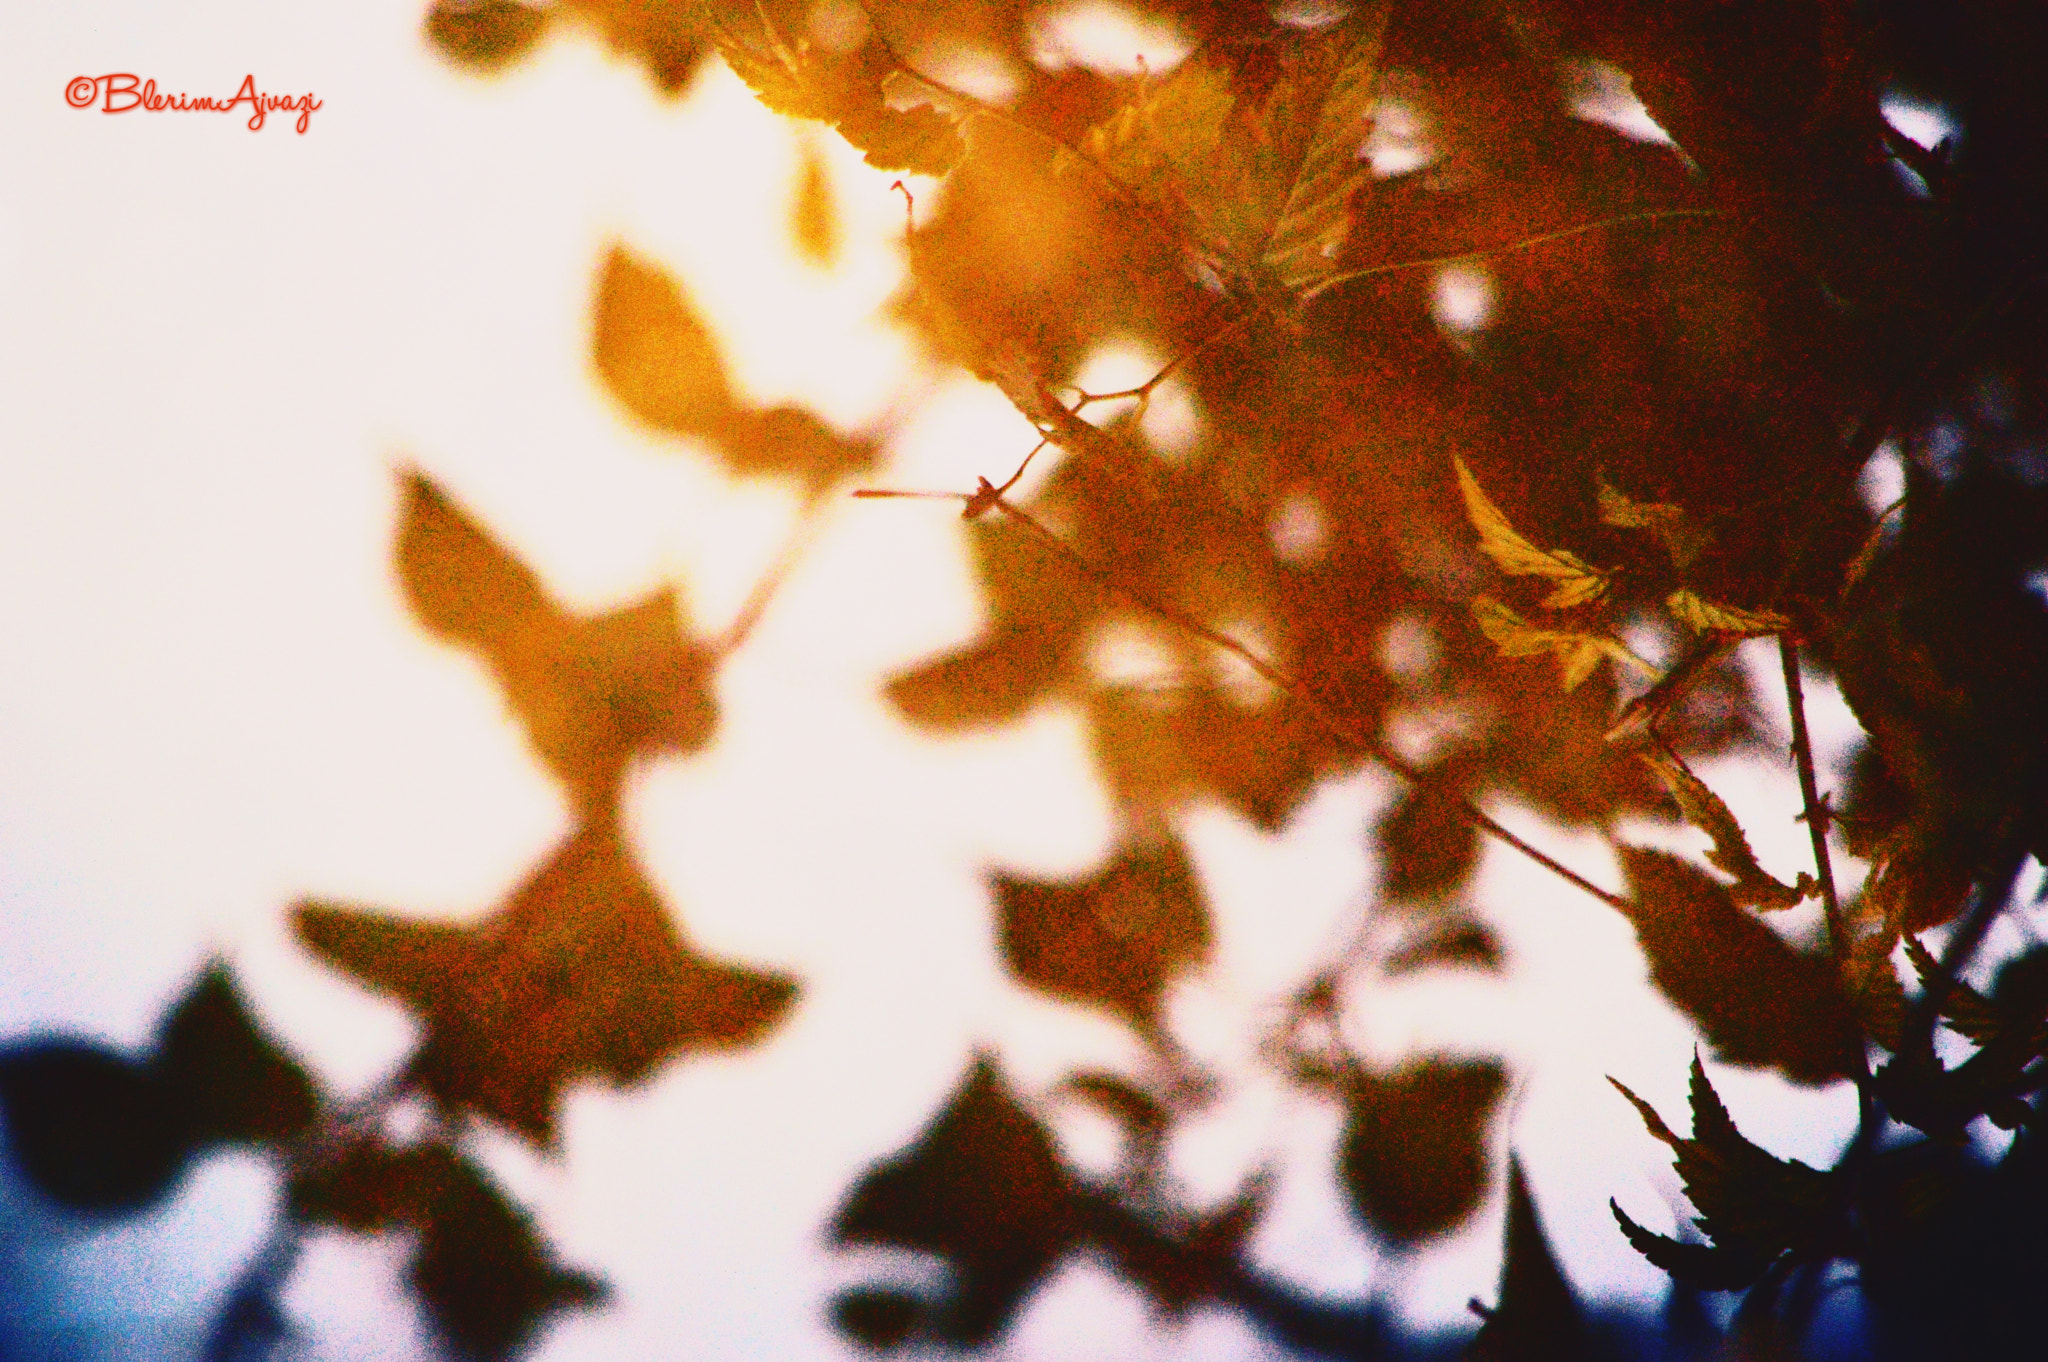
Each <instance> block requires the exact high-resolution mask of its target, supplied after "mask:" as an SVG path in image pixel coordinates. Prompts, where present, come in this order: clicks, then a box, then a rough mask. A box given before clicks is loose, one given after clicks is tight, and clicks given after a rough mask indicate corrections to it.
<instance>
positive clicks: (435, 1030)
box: [293, 823, 797, 1144]
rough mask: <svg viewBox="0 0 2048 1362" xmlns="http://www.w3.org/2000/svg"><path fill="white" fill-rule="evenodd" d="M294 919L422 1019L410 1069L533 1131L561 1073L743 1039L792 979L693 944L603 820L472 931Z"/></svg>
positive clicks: (782, 1008)
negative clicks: (422, 1032) (423, 1031)
mask: <svg viewBox="0 0 2048 1362" xmlns="http://www.w3.org/2000/svg"><path fill="white" fill-rule="evenodd" d="M293 928H294V930H295V932H296V933H297V935H298V937H299V939H300V940H301V941H302V942H304V943H305V944H306V945H307V946H308V947H309V948H310V949H312V950H313V951H314V953H315V954H317V955H319V956H321V957H322V958H324V959H326V960H327V961H328V962H329V963H331V964H334V965H336V966H338V967H340V968H341V969H343V970H345V971H347V972H349V973H351V974H353V975H355V976H356V977H357V978H359V979H361V980H362V981H363V982H364V983H366V984H368V985H369V986H370V987H372V988H374V989H377V990H379V991H381V992H384V993H387V994H390V995H392V996H393V997H395V998H397V999H398V1000H399V1001H401V1002H403V1003H405V1004H406V1005H407V1007H409V1008H410V1009H411V1010H412V1011H414V1012H415V1013H417V1014H418V1015H419V1016H420V1017H421V1018H422V1019H423V1020H424V1021H425V1023H426V1027H427V1036H426V1040H425V1042H424V1043H423V1045H422V1047H421V1049H420V1052H419V1054H418V1056H417V1057H416V1058H415V1060H414V1070H415V1072H416V1073H417V1075H418V1077H419V1079H420V1081H421V1082H422V1083H423V1084H425V1086H426V1087H427V1089H428V1090H429V1091H430V1092H432V1093H434V1094H435V1096H436V1097H438V1098H440V1099H441V1100H442V1101H444V1102H448V1103H451V1104H455V1105H461V1106H468V1107H472V1108H474V1109H475V1110H477V1111H480V1112H482V1113H483V1114H485V1115H487V1116H490V1117H492V1118H493V1119H495V1120H498V1121H500V1122H502V1123H503V1124H505V1125H507V1126H509V1127H511V1128H512V1129H514V1130H517V1131H519V1132H520V1133H522V1134H524V1135H526V1136H527V1137H528V1138H529V1139H532V1140H533V1141H534V1142H535V1143H538V1144H548V1143H550V1142H551V1141H552V1140H553V1137H554V1119H555V1112H556V1108H557V1106H558V1104H559V1102H560V1098H561V1092H562V1089H563V1087H564V1086H565V1085H566V1084H568V1083H570V1082H572V1081H575V1080H577V1079H579V1078H585V1077H592V1078H602V1079H605V1080H607V1081H609V1082H611V1083H614V1084H619V1085H626V1084H632V1083H637V1082H639V1081H640V1080H642V1079H644V1078H646V1077H647V1076H648V1075H649V1074H650V1073H652V1072H653V1071H654V1069H655V1068H656V1067H657V1066H658V1065H660V1064H662V1063H663V1062H665V1061H666V1060H668V1059H670V1058H672V1057H674V1056H676V1055H678V1054H681V1053H683V1052H686V1051H689V1050H694V1049H703V1048H713V1047H718V1048H723V1047H734V1046H744V1045H750V1044H753V1043H754V1042H756V1041H758V1040H759V1039H760V1038H761V1037H762V1036H763V1035H765V1034H766V1033H767V1032H768V1031H769V1030H771V1029H772V1028H773V1027H774V1026H775V1025H776V1024H778V1023H779V1022H780V1021H781V1019H782V1018H783V1016H784V1015H785V1014H786V1013H787V1012H788V1009H789V1007H790V1004H791V1003H792V1002H793V1001H794V1000H795V997H796V992H797V986H796V983H795V982H794V981H793V980H790V979H788V978H786V977H784V976H781V975H778V974H770V973H764V972H760V971H756V970H750V969H745V968H741V967H735V966H732V965H726V964H722V963H720V962H718V961H715V960H712V959H710V958H708V957H705V956H703V955H701V954H699V953H698V952H696V951H694V950H692V949H691V948H690V947H689V946H688V945H687V944H686V943H685V942H684V941H683V940H682V938H681V937H680V936H679V934H678V933H677V931H676V928H675V926H674V924H673V923H672V922H671V921H670V919H669V916H668V913H667V912H666V911H665V910H664V908H663V907H662V904H661V902H660V900H659V899H658V898H657V897H656V896H655V893H654V890H653V889H652V887H651V886H649V885H648V884H647V882H646V880H645V879H644V878H643V877H642V875H641V873H640V870H639V868H638V867H637V866H636V865H635V864H634V863H633V861H632V858H631V856H630V854H629V853H628V852H627V850H626V848H625V846H624V845H623V843H622V842H621V841H620V840H619V834H618V832H617V830H616V829H615V828H613V827H610V826H609V825H606V824H603V823H599V824H593V825H588V826H585V827H584V828H582V829H580V830H578V831H577V832H576V833H575V834H574V835H573V836H572V837H570V838H569V840H568V841H566V842H564V843H563V844H562V846H561V847H560V848H559V849H557V851H556V853H555V855H554V857H553V858H552V859H550V861H549V862H548V863H547V864H546V865H545V866H543V867H542V868H541V869H540V870H538V871H537V872H535V874H534V875H533V876H532V877H531V878H530V879H529V880H527V882H526V883H525V884H523V885H521V886H520V887H519V888H518V889H517V890H515V891H514V892H513V894H512V896H511V897H510V898H509V899H508V900H507V901H506V903H505V904H504V905H503V906H502V907H501V908H499V910H498V911H497V912H495V913H494V914H492V915H491V916H490V917H489V918H487V919H486V920H485V921H484V922H483V923H481V924H479V925H478V926H476V927H474V928H456V927H449V926H444V925H440V924H431V923H409V922H405V921H403V920H400V919H394V918H391V917H388V916H386V915H383V914H380V913H376V912H371V911H365V910H363V909H358V908H352V907H347V906H341V905H334V904H325V903H318V902H305V903H301V904H300V905H299V906H298V907H297V908H296V909H295V910H294V913H293Z"/></svg>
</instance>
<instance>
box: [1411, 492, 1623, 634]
mask: <svg viewBox="0 0 2048 1362" xmlns="http://www.w3.org/2000/svg"><path fill="white" fill-rule="evenodd" d="M1451 462H1452V463H1454V464H1456V465H1457V469H1458V490H1459V492H1461V493H1463V494H1464V497H1465V513H1466V514H1467V515H1468V516H1470V517H1471V518H1472V528H1474V529H1475V530H1478V531H1479V548H1480V551H1481V552H1483V553H1484V554H1485V555H1486V556H1487V557H1489V558H1491V559H1493V561H1494V562H1495V563H1497V564H1499V566H1500V570H1501V571H1502V572H1505V573H1507V574H1509V575H1510V576H1514V577H1548V578H1550V579H1551V580H1552V581H1554V582H1556V583H1557V586H1556V588H1555V589H1554V590H1552V591H1551V593H1550V595H1549V596H1547V597H1546V598H1545V599H1544V601H1543V604H1544V607H1545V608H1546V609H1550V610H1562V609H1565V608H1567V607H1569V606H1574V605H1584V604H1585V603H1586V602H1587V601H1591V600H1598V599H1599V598H1600V596H1601V595H1602V594H1603V593H1604V592H1605V591H1606V590H1607V580H1608V574H1606V573H1604V572H1602V571H1601V570H1600V569H1599V568H1596V567H1594V566H1593V565H1592V564H1591V563H1588V562H1587V561H1586V560H1585V559H1583V558H1581V557H1579V556H1578V555H1577V554H1575V553H1572V552H1571V551H1570V550H1568V549H1539V548H1537V547H1536V546H1535V545H1534V544H1532V543H1530V542H1529V541H1528V540H1527V539H1524V538H1523V537H1522V536H1521V535H1520V534H1519V533H1517V532H1516V530H1515V527H1514V526H1513V525H1510V524H1509V523H1508V518H1507V517H1506V516H1505V515H1503V514H1501V510H1500V507H1498V506H1496V505H1494V504H1493V502H1492V501H1491V500H1490V499H1489V498H1488V497H1487V495H1486V493H1485V491H1484V490H1482V489H1481V488H1480V486H1479V480H1478V479H1477V478H1474V477H1473V476H1472V470H1471V469H1469V468H1467V467H1465V461H1464V460H1463V459H1461V458H1459V457H1458V456H1457V455H1455V454H1454V455H1452V456H1451ZM1615 646H1616V647H1620V646H1621V645H1619V644H1616V645H1615Z"/></svg>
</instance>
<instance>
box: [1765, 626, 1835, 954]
mask: <svg viewBox="0 0 2048 1362" xmlns="http://www.w3.org/2000/svg"><path fill="white" fill-rule="evenodd" d="M1778 661H1779V664H1780V666H1781V667H1782V668H1783V669H1784V673H1785V708H1786V709H1787V710H1788V711H1790V713H1791V716H1792V760H1793V762H1794V763H1796V764H1797V766H1798V767H1799V799H1800V802H1801V804H1802V805H1803V806H1804V807H1805V809H1806V832H1807V836H1808V838H1809V839H1810V840H1811V841H1812V843H1813V864H1814V870H1815V872H1816V874H1817V875H1818V876H1819V879H1820V901H1821V906H1822V908H1824V909H1825V910H1826V912H1827V922H1828V952H1829V954H1831V955H1832V956H1833V957H1834V960H1835V969H1836V971H1837V972H1838V973H1839V972H1840V971H1842V970H1843V969H1845V968H1846V967H1847V965H1848V963H1849V947H1850V941H1849V937H1848V929H1847V927H1846V925H1845V924H1844V923H1843V921H1842V901H1841V898H1840V897H1839V896H1838V895H1837V894H1836V892H1835V865H1834V858H1833V857H1832V856H1831V855H1830V854H1829V852H1828V809H1827V806H1826V805H1825V804H1824V803H1822V802H1821V798H1820V786H1819V783H1818V782H1817V781H1816V780H1815V778H1814V774H1813V735H1812V734H1811V733H1810V732H1808V730H1807V727H1806V688H1805V685H1804V684H1803V683H1802V682H1801V680H1800V677H1799V645H1798V643H1796V642H1795V641H1794V640H1793V638H1792V635H1791V634H1789V633H1785V634H1780V635H1778Z"/></svg>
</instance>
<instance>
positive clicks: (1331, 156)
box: [1080, 2, 1389, 297]
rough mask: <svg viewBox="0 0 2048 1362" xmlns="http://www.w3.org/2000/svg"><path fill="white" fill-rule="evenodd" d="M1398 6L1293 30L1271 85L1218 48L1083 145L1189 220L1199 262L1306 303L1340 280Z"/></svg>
mask: <svg viewBox="0 0 2048 1362" xmlns="http://www.w3.org/2000/svg"><path fill="white" fill-rule="evenodd" d="M1388 11H1389V6H1388V5H1387V4H1385V3H1371V2H1368V3H1364V4H1360V5H1358V6H1357V7H1355V8H1354V9H1353V11H1352V13H1351V14H1350V16H1349V17H1348V18H1346V19H1345V20H1344V21H1342V22H1340V23H1337V24H1334V25H1331V26H1330V27H1328V28H1326V29H1324V30H1322V31H1320V32H1315V33H1296V34H1294V35H1291V36H1290V38H1289V39H1288V40H1287V41H1288V44H1289V45H1288V47H1287V49H1286V52H1285V55H1284V56H1283V57H1282V58H1281V59H1280V65H1281V69H1280V74H1279V75H1278V77H1277V78H1276V79H1275V80H1273V81H1272V82H1271V83H1270V84H1269V85H1267V86H1266V87H1265V88H1263V89H1259V90H1254V89H1252V88H1251V87H1250V85H1249V84H1246V83H1241V82H1239V81H1237V80H1236V79H1235V78H1234V77H1235V74H1236V73H1235V70H1234V67H1233V54H1231V53H1230V52H1229V51H1228V50H1227V49H1224V48H1221V47H1218V46H1215V45H1211V46H1205V47H1203V48H1201V49H1199V50H1198V51H1196V52H1194V53H1193V54H1191V55H1190V56H1188V57H1187V58H1186V59H1185V60H1183V61H1182V62H1181V63H1180V64H1179V65H1178V66H1176V67H1175V68H1174V69H1173V70H1172V71H1171V72H1169V73H1167V74H1166V75H1165V76H1162V77H1158V78H1156V79H1155V78H1152V77H1150V76H1147V77H1142V78H1140V80H1139V81H1138V83H1137V85H1136V87H1135V90H1134V93H1133V96H1132V98H1131V99H1130V101H1129V102H1127V103H1126V104H1125V105H1124V106H1123V107H1121V108H1119V109H1118V110H1116V112H1114V113H1113V114H1111V115H1110V116H1109V117H1108V118H1107V119H1105V120H1103V121H1102V122H1100V123H1098V124H1097V125H1095V126H1094V127H1092V128H1090V129H1089V130H1088V132H1087V133H1086V134H1085V135H1084V136H1083V138H1082V139H1081V142H1080V151H1081V152H1082V153H1083V154H1085V155H1086V156H1087V157H1089V158H1090V159H1091V160H1093V161H1094V163H1095V164H1096V165H1098V166H1099V167H1100V168H1101V169H1102V170H1103V171H1104V172H1105V173H1106V174H1108V175H1109V176H1110V177H1111V178H1112V179H1113V180H1115V181H1116V182H1117V183H1118V184H1119V185H1121V186H1122V187H1123V188H1124V189H1125V190H1126V191H1127V192H1129V193H1130V194H1132V195H1134V196H1135V197H1136V198H1137V199H1138V200H1140V201H1141V202H1144V203H1148V204H1151V205H1154V206H1156V207H1157V208H1158V209H1159V211H1161V212H1162V213H1163V214H1165V215H1167V216H1168V217H1169V219H1170V220H1173V221H1177V222H1179V223H1182V224H1184V225H1185V227H1186V230H1187V231H1188V233H1189V236H1190V238H1191V241H1190V244H1191V245H1192V246H1193V247H1194V248H1195V251H1196V254H1197V256H1198V258H1199V259H1201V260H1202V261H1203V263H1206V264H1210V265H1212V267H1221V269H1222V270H1223V271H1224V272H1225V273H1226V274H1227V275H1230V276H1233V277H1235V278H1238V279H1242V280H1246V281H1249V282H1250V283H1251V284H1252V285H1253V287H1254V288H1255V289H1257V288H1277V289H1279V290H1281V291H1282V292H1284V293H1285V294H1287V295H1290V296H1297V297H1298V296H1303V295H1306V294H1309V293H1312V292H1314V290H1315V287H1316V286H1317V285H1318V284H1320V283H1321V282H1323V281H1324V280H1327V279H1329V278H1331V277H1332V276H1334V275H1335V273H1336V271H1337V255H1338V249H1339V248H1340V247H1341V246H1342V244H1343V241H1344V238H1345V236H1346V235H1347V234H1348V233H1349V231H1350V227H1351V221H1350V199H1351V196H1352V194H1353V192H1354V191H1355V190H1356V188H1357V187H1358V186H1359V185H1360V184H1362V183H1364V182H1365V180H1366V179H1367V178H1369V176H1370V173H1371V168H1370V166H1369V164H1368V163H1367V162H1366V161H1365V160H1364V158H1363V157H1362V156H1361V155H1360V152H1361V151H1362V150H1363V147H1364V144H1365V139H1366V136H1367V134H1368V132H1369V131H1370V124H1371V113H1372V109H1373V105H1374V102H1375V100H1376V98H1377V88H1378V87H1377V82H1378V79H1379V70H1380V53H1381V48H1382V45H1383V42H1384V38H1385V34H1386V25H1387V15H1388Z"/></svg>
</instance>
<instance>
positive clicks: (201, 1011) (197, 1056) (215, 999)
mask: <svg viewBox="0 0 2048 1362" xmlns="http://www.w3.org/2000/svg"><path fill="white" fill-rule="evenodd" d="M156 1068H157V1071H158V1072H159V1073H160V1074H162V1075H163V1077H164V1080H165V1081H166V1082H167V1083H168V1084H169V1085H170V1089H171V1091H172V1092H173V1093H174V1094H175V1095H176V1098H177V1100H178V1101H179V1102H180V1103H182V1104H183V1106H184V1108H185V1111H186V1113H187V1118H186V1119H187V1121H188V1123H189V1125H190V1129H191V1131H192V1134H193V1137H194V1138H195V1139H196V1140H198V1141H199V1142H200V1143H202V1144H205V1143H210V1142H214V1141H220V1142H225V1143H238V1144H282V1143H284V1142H286V1141H289V1140H292V1139H294V1138H296V1137H298V1136H299V1135H301V1134H303V1133H304V1132H305V1130H306V1129H307V1127H309V1126H311V1125H312V1124H313V1119H314V1117H315V1116H316V1115H317V1114H318V1112H319V1108H320V1097H319V1093H318V1092H317V1091H316V1090H315V1088H314V1086H313V1080H312V1078H311V1077H310V1076H309V1075H308V1074H307V1073H306V1071H305V1069H304V1068H303V1067H301V1066H300V1064H299V1063H298V1061H297V1060H295V1059H293V1058H292V1057H291V1056H290V1055H289V1054H287V1053H286V1052H285V1051H284V1049H283V1048H282V1047H280V1046H279V1045H278V1044H277V1042H276V1041H274V1040H272V1039H271V1038H270V1036H269V1035H267V1034H265V1032H264V1031H263V1028H262V1027H261V1025H259V1024H258V1022H257V1020H256V1018H255V1016H254V1015H253V1014H251V1012H250V1011H249V1005H248V1003H247V1002H245V1001H244V1000H243V998H242V994H241V991H240V990H239V989H237V988H236V987H235V984H234V979H233V978H232V976H231V975H230V974H229V973H228V970H227V967H226V966H225V965H222V964H219V963H217V962H216V963H214V964H211V965H209V966H208V967H207V968H206V969H205V970H204V971H202V972H201V974H200V976H199V978H198V979H196V980H195V981H194V982H193V984H192V987H191V988H190V989H188V990H186V992H185V995H184V997H182V998H180V999H179V1000H178V1003H177V1005H176V1006H174V1007H173V1008H172V1009H171V1011H170V1012H169V1013H168V1014H167V1015H166V1016H165V1018H164V1022H163V1027H162V1030H161V1032H160V1038H159V1041H158V1045H157V1057H156Z"/></svg>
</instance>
